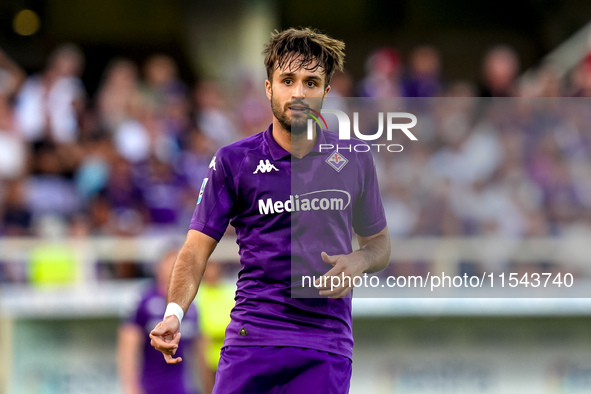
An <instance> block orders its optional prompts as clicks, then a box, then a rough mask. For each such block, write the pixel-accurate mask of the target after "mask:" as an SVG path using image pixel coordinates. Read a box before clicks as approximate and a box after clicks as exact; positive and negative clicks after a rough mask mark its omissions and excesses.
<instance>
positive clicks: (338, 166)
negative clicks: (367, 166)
mask: <svg viewBox="0 0 591 394" xmlns="http://www.w3.org/2000/svg"><path fill="white" fill-rule="evenodd" d="M326 162H327V163H328V164H329V165H330V166H331V167H332V168H334V169H335V170H337V172H341V170H342V169H343V168H344V167H345V165H346V164H347V163H348V162H349V160H347V159H346V158H345V156H343V155H341V154H340V153H339V152H338V151H336V150H335V151H334V152H332V153H331V154H330V156H328V159H326Z"/></svg>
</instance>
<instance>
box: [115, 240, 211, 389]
mask: <svg viewBox="0 0 591 394" xmlns="http://www.w3.org/2000/svg"><path fill="white" fill-rule="evenodd" d="M176 255H177V251H176V250H170V251H168V252H166V253H165V254H164V255H163V256H162V258H161V259H160V261H159V263H158V264H157V266H156V270H155V271H156V272H155V274H156V280H155V282H154V283H153V284H152V285H151V286H150V287H149V288H148V289H146V291H144V292H143V294H142V295H141V299H140V301H139V302H138V303H137V306H136V308H135V309H134V310H133V311H132V312H131V313H130V314H129V316H128V317H127V319H126V320H125V321H124V322H123V323H122V325H121V327H120V328H119V340H118V349H117V366H118V369H119V377H120V379H121V385H122V387H123V393H124V394H195V393H198V392H199V391H198V390H197V389H196V388H195V387H196V385H195V382H194V381H192V379H193V378H192V376H196V374H192V373H190V371H188V370H187V368H191V367H192V368H194V369H195V368H196V367H199V369H200V370H202V369H203V368H202V365H203V360H204V359H203V353H202V352H200V351H199V346H198V341H199V324H198V316H197V309H196V308H195V305H193V304H191V306H190V307H189V310H188V311H187V318H186V319H185V320H184V321H183V326H182V329H181V336H182V338H181V343H184V344H185V346H183V349H182V350H179V352H178V353H177V355H179V356H180V357H183V358H187V359H188V358H193V360H194V361H195V362H193V363H191V362H189V363H183V364H177V365H168V364H166V362H165V361H164V360H163V359H162V355H161V354H160V352H158V351H157V350H155V349H154V348H152V347H151V346H150V340H149V337H148V333H149V332H150V330H151V329H152V327H153V326H154V324H156V323H155V322H158V321H160V319H161V316H162V314H163V313H164V309H165V308H166V290H167V287H168V280H169V277H170V272H171V271H172V266H173V264H174V261H175V258H176Z"/></svg>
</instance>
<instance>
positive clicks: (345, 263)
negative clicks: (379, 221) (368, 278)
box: [318, 227, 390, 298]
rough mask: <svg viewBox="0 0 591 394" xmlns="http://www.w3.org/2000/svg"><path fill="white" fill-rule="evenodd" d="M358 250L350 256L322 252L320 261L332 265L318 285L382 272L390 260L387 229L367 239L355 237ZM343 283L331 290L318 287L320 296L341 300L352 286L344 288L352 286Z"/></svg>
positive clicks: (345, 282) (347, 282) (346, 282)
mask: <svg viewBox="0 0 591 394" xmlns="http://www.w3.org/2000/svg"><path fill="white" fill-rule="evenodd" d="M357 239H358V241H359V246H360V248H359V249H358V250H356V251H354V252H353V253H350V254H339V255H334V256H329V255H328V254H326V253H325V252H322V260H324V262H326V263H329V264H332V266H333V267H332V269H330V270H329V271H328V272H327V273H326V274H324V277H326V279H325V278H324V277H323V278H320V279H319V282H318V284H320V283H326V284H331V283H332V281H331V279H330V277H332V276H338V277H342V275H343V274H344V276H345V277H350V278H354V277H356V276H361V275H363V274H364V273H368V274H371V273H374V272H378V271H381V270H383V269H384V268H386V266H387V265H388V262H389V260H390V235H389V233H388V228H387V227H386V228H384V229H383V230H382V231H380V232H379V233H377V234H374V235H370V236H367V237H362V236H357ZM343 282H344V283H343V284H342V285H341V286H339V287H335V288H333V289H331V288H330V287H319V288H320V289H321V290H320V293H319V294H320V295H322V296H328V297H330V298H341V297H344V296H346V295H347V294H349V292H350V291H351V290H352V289H353V286H345V285H348V284H350V283H351V284H352V282H353V281H352V280H351V281H343Z"/></svg>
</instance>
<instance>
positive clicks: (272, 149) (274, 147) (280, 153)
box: [264, 123, 326, 160]
mask: <svg viewBox="0 0 591 394" xmlns="http://www.w3.org/2000/svg"><path fill="white" fill-rule="evenodd" d="M316 132H317V133H318V139H317V140H316V143H315V144H314V147H313V148H312V150H311V151H310V152H309V153H308V155H311V154H314V155H316V154H321V153H322V152H321V151H320V145H321V144H325V143H326V138H325V137H324V132H323V131H321V130H318V128H316ZM264 137H265V141H266V142H267V146H268V147H269V153H270V154H271V157H272V158H273V160H280V159H283V158H284V157H289V156H291V154H290V153H289V152H288V151H286V150H285V149H283V148H282V147H281V146H280V145H279V144H278V143H277V141H275V139H274V138H273V124H272V123H271V124H270V125H269V128H267V130H265V132H264ZM325 153H326V152H325ZM308 155H306V156H308Z"/></svg>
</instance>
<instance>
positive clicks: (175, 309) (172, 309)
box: [164, 302, 185, 324]
mask: <svg viewBox="0 0 591 394" xmlns="http://www.w3.org/2000/svg"><path fill="white" fill-rule="evenodd" d="M170 315H175V316H176V317H177V318H178V319H179V324H180V323H181V322H182V321H183V316H185V312H183V308H181V306H180V305H179V304H177V303H174V302H171V303H169V304H168V305H166V311H165V312H164V318H165V319H166V317H167V316H170Z"/></svg>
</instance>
